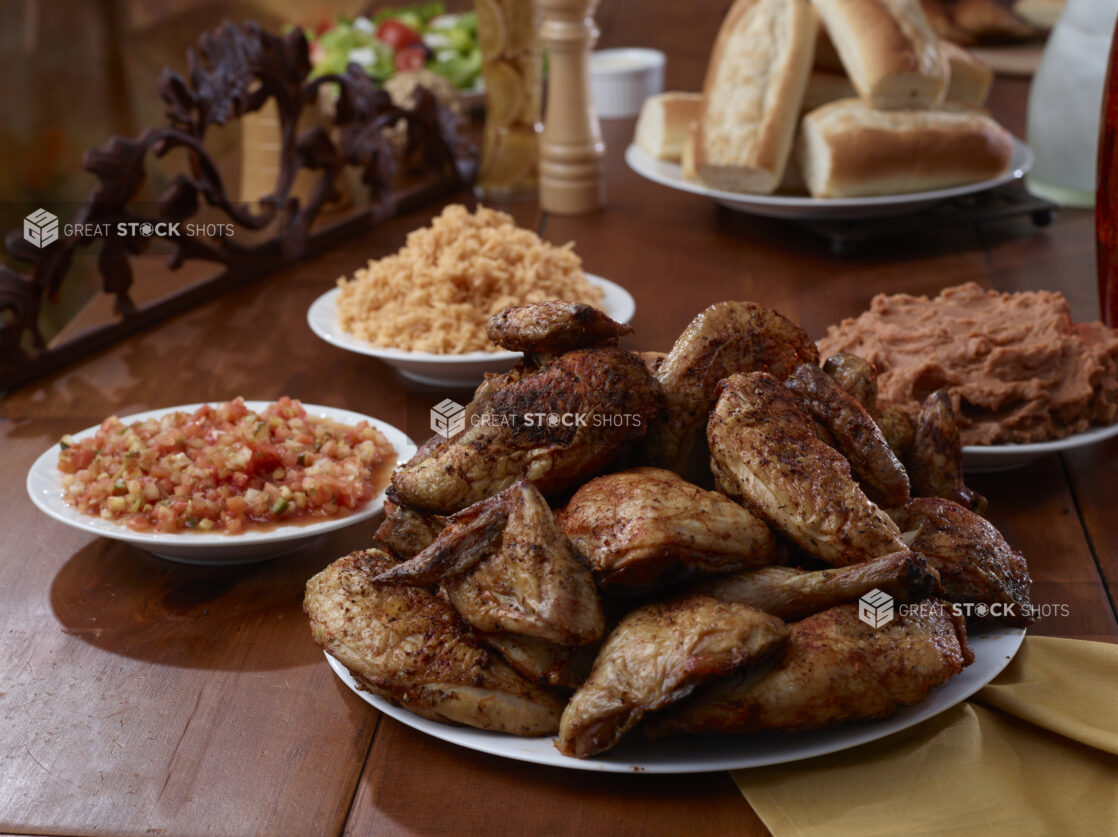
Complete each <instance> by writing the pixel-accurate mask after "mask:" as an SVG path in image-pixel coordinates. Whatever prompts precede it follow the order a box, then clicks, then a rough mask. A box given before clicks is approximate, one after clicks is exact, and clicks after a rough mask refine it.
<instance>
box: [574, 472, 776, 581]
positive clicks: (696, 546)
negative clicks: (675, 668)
mask: <svg viewBox="0 0 1118 837" xmlns="http://www.w3.org/2000/svg"><path fill="white" fill-rule="evenodd" d="M556 522H557V523H558V524H559V528H560V529H562V530H563V531H564V532H565V533H566V534H567V537H569V538H570V539H571V541H572V542H573V543H574V545H575V547H576V548H577V549H578V550H579V551H580V552H581V553H582V554H583V555H585V556H586V557H587V558H588V559H589V561H590V566H591V569H592V570H593V571H594V580H595V581H596V582H597V583H598V586H599V588H600V589H602V590H603V591H609V592H619V593H643V592H647V591H650V590H655V589H657V588H660V587H664V586H666V585H668V584H671V583H673V582H676V581H678V580H680V579H681V578H685V577H687V576H697V575H702V574H706V573H720V572H731V571H733V570H740V569H744V568H746V567H762V566H766V565H768V564H771V563H773V562H774V561H775V560H776V558H777V557H778V556H779V554H780V552H779V549H778V547H777V543H776V538H775V537H774V536H773V534H772V532H771V531H770V530H769V527H768V526H766V525H765V524H764V523H763V522H762V521H761V520H759V519H758V518H757V517H756V516H755V515H754V514H753V513H752V512H750V511H748V510H746V509H745V508H743V507H742V506H740V505H739V504H737V503H735V502H734V501H733V500H730V499H729V498H727V497H726V496H725V495H723V494H719V493H718V492H716V491H706V490H704V489H702V488H699V487H698V486H697V485H692V484H691V483H689V482H687V481H686V480H684V479H683V478H682V477H680V476H678V475H677V474H675V473H674V472H672V471H666V470H663V469H661V468H632V469H630V470H627V471H620V472H618V473H615V474H608V475H606V476H603V477H598V478H596V479H593V480H591V481H590V482H588V483H586V484H585V485H584V486H582V488H580V489H579V490H578V491H576V492H575V494H574V496H573V497H571V499H570V502H568V503H567V506H566V508H564V509H563V510H562V511H561V512H559V514H558V515H556Z"/></svg>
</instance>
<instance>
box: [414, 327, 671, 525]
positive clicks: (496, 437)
mask: <svg viewBox="0 0 1118 837" xmlns="http://www.w3.org/2000/svg"><path fill="white" fill-rule="evenodd" d="M661 409H662V397H661V394H660V388H659V385H658V384H657V383H656V381H655V379H654V378H653V377H652V376H651V375H649V374H648V370H647V369H645V366H644V364H643V363H642V362H641V359H640V358H639V357H637V356H636V355H634V354H632V353H630V352H625V351H622V350H621V349H617V348H597V349H578V350H575V351H573V352H568V353H566V354H564V355H562V356H560V357H559V358H557V359H555V360H553V361H552V362H551V363H549V364H548V365H547V366H545V367H543V368H542V369H540V370H539V371H538V372H535V373H533V374H531V375H527V376H525V377H522V378H520V379H518V380H516V381H514V382H512V383H510V384H507V385H505V386H503V387H501V388H500V389H498V390H497V391H496V392H494V393H493V394H492V395H491V396H490V397H489V399H488V401H487V403H486V405H485V407H484V409H483V410H482V412H481V413H480V414H479V416H478V420H477V421H476V422H475V423H474V424H473V426H467V428H466V430H465V431H464V432H462V433H461V434H459V435H458V436H455V437H454V438H453V439H451V440H449V441H448V442H446V443H445V444H440V445H438V446H436V447H435V449H434V450H433V451H432V452H431V453H430V454H429V455H428V456H426V457H425V458H423V459H421V460H419V461H418V462H417V461H415V460H412V462H409V463H408V464H407V465H405V466H404V467H403V468H402V469H400V470H399V471H397V472H396V473H395V474H394V475H393V477H392V488H393V495H392V497H393V499H394V500H396V501H397V502H399V503H402V504H404V505H409V506H414V507H415V508H418V509H423V510H425V511H432V512H437V513H449V512H454V511H458V510H460V509H464V508H466V506H469V505H470V504H472V503H476V502H477V501H478V500H483V499H485V498H486V497H491V496H493V495H494V494H496V493H498V492H500V491H502V490H504V489H505V488H507V487H508V486H510V485H512V484H513V483H514V482H516V481H518V480H521V479H526V480H528V481H529V482H531V483H532V484H533V485H535V486H536V487H537V488H539V489H540V490H541V491H543V492H544V493H545V494H551V493H553V492H557V491H561V490H562V489H564V488H567V487H569V486H572V485H577V484H579V483H580V482H582V481H583V480H585V479H586V478H587V477H589V476H591V475H592V474H594V473H595V472H596V471H598V470H600V469H601V468H602V467H603V466H605V465H606V464H607V463H608V462H609V461H610V460H611V459H612V458H613V457H614V456H615V455H616V454H617V453H618V451H619V450H620V449H621V448H622V447H623V446H624V445H625V444H627V443H629V442H631V441H634V440H636V439H638V438H640V437H641V436H643V435H644V433H645V432H646V431H647V428H648V425H649V423H650V422H651V420H652V419H653V418H655V417H657V416H658V415H659V413H660V411H661ZM552 416H554V417H555V418H554V420H553V419H552V418H551V417H552Z"/></svg>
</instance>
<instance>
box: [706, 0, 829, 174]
mask: <svg viewBox="0 0 1118 837" xmlns="http://www.w3.org/2000/svg"><path fill="white" fill-rule="evenodd" d="M817 29H818V23H817V21H816V17H815V13H814V12H813V11H812V8H811V5H810V3H809V2H808V0H735V3H734V5H733V6H731V7H730V11H729V13H728V14H727V15H726V19H725V20H724V21H723V22H722V28H721V29H720V30H719V32H718V38H717V40H716V41H715V44H714V49H713V51H712V52H711V56H710V64H709V65H708V67H707V74H706V81H705V83H704V85H703V102H702V107H701V108H700V112H699V119H698V130H697V134H696V138H695V166H696V169H697V170H698V173H699V177H700V178H702V180H703V181H704V182H705V183H707V184H709V185H710V186H713V187H715V188H717V189H727V190H730V191H735V192H753V193H759V194H768V193H771V192H772V191H773V190H775V189H776V187H777V184H779V183H780V180H781V178H782V177H783V176H784V167H785V165H786V164H787V162H788V155H789V153H790V152H791V148H792V138H793V136H794V134H795V130H796V122H797V119H798V117H799V115H800V102H801V101H802V100H803V95H804V89H805V87H806V86H807V79H808V74H809V72H810V70H811V63H812V59H813V58H814V55H815V37H816V31H817Z"/></svg>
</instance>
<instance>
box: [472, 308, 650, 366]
mask: <svg viewBox="0 0 1118 837" xmlns="http://www.w3.org/2000/svg"><path fill="white" fill-rule="evenodd" d="M485 333H486V335H488V337H489V339H490V340H492V341H493V342H494V343H496V344H497V345H498V346H500V347H501V348H503V349H508V350H509V351H510V352H530V353H532V354H549V355H560V354H563V353H564V352H569V351H571V350H572V349H584V348H588V347H590V346H600V345H610V346H613V345H616V344H617V339H618V338H619V337H623V336H624V335H626V334H632V333H633V329H632V327H631V326H627V325H622V324H621V323H618V322H614V321H613V320H611V319H610V318H609V317H607V316H606V315H605V314H604V313H602V312H601V311H599V310H598V309H597V308H594V307H593V306H590V305H585V304H583V303H581V302H566V301H563V300H559V299H552V300H548V301H546V302H535V303H532V304H531V305H519V306H517V305H513V306H509V307H508V308H506V309H504V310H503V311H501V312H500V313H498V314H494V315H493V316H492V317H490V318H489V322H488V323H486V325H485Z"/></svg>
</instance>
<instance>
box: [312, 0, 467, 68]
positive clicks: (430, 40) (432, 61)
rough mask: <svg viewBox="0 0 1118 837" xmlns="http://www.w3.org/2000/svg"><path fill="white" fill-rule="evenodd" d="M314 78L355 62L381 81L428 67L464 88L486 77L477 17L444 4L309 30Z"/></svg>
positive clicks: (407, 8) (383, 12)
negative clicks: (448, 8)
mask: <svg viewBox="0 0 1118 837" xmlns="http://www.w3.org/2000/svg"><path fill="white" fill-rule="evenodd" d="M307 40H308V41H309V42H310V46H311V61H312V63H313V65H314V69H313V71H312V76H321V75H327V74H330V73H344V72H345V68H346V65H348V64H350V63H354V64H357V65H359V66H360V67H362V68H363V69H364V70H365V72H367V73H368V74H369V75H370V76H372V77H373V78H375V79H378V80H379V81H381V82H384V81H387V80H388V79H389V78H391V77H392V76H393V75H395V74H396V73H397V72H401V71H405V70H419V69H424V68H425V69H428V70H431V71H432V72H435V73H438V74H439V75H440V76H443V77H444V78H446V79H448V80H449V81H450V83H451V84H453V85H454V86H455V87H457V88H459V89H467V88H471V87H475V86H476V85H477V84H478V82H479V79H480V77H481V48H480V47H479V46H478V38H477V17H476V16H475V15H474V13H473V12H472V11H470V12H462V13H461V14H447V13H446V7H445V6H443V4H442V3H437V2H436V3H423V4H422V5H418V6H405V7H402V8H399V9H391V8H385V9H381V10H380V11H379V12H377V13H376V15H374V16H373V17H371V18H370V17H358V18H354V19H353V20H339V21H338V22H337V23H336V24H334V25H333V26H331V27H328V28H326V29H324V30H323V31H322V32H320V33H318V34H317V35H316V34H314V33H313V32H307Z"/></svg>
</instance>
